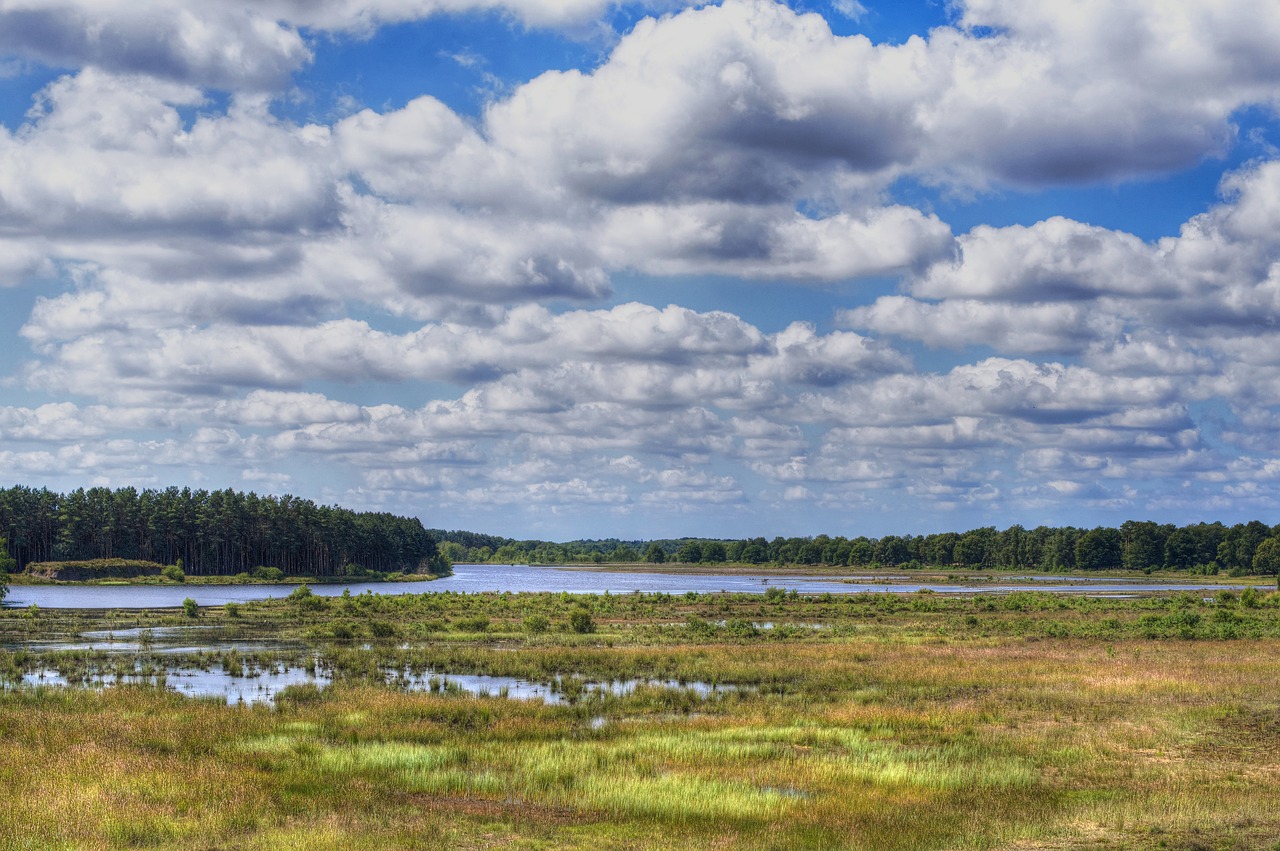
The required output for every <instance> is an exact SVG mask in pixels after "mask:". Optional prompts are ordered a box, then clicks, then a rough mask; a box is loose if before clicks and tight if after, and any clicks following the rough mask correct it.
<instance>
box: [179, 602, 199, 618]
mask: <svg viewBox="0 0 1280 851" xmlns="http://www.w3.org/2000/svg"><path fill="white" fill-rule="evenodd" d="M182 611H183V612H185V613H186V615H187V617H189V618H198V617H200V604H199V603H197V602H196V601H195V600H193V599H191V598H190V597H188V598H187V599H185V600H183V601H182Z"/></svg>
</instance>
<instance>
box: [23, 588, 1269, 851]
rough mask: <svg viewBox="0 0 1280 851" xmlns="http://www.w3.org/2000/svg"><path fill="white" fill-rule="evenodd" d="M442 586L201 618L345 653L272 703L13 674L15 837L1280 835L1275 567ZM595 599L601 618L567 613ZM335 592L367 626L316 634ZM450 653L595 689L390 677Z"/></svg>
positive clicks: (241, 663)
mask: <svg viewBox="0 0 1280 851" xmlns="http://www.w3.org/2000/svg"><path fill="white" fill-rule="evenodd" d="M427 596H428V599H425V600H423V599H418V598H407V599H400V598H369V597H364V596H363V595H362V596H359V597H352V598H350V599H348V600H341V599H335V600H333V601H328V600H326V601H324V602H323V604H322V605H317V604H315V602H314V601H307V602H306V604H305V606H303V605H299V603H298V601H293V602H290V601H274V602H267V603H253V604H244V605H243V606H241V607H240V609H239V610H238V611H237V612H236V613H235V614H231V613H230V612H227V611H226V610H225V609H223V608H221V607H219V608H213V607H210V608H209V609H207V610H202V611H201V622H202V625H204V626H207V627H212V628H215V629H234V630H235V632H236V634H237V635H249V636H253V637H255V638H273V639H284V640H297V639H300V638H303V637H305V636H307V635H311V636H313V638H312V640H311V643H310V645H309V646H308V647H307V649H306V650H305V651H300V650H298V649H296V648H295V649H290V650H280V651H278V653H277V652H276V651H263V652H262V653H261V654H246V653H244V652H241V651H235V650H232V651H223V652H219V653H208V654H205V655H192V656H191V657H190V658H189V659H187V660H186V661H187V662H190V663H191V664H203V665H206V666H208V665H220V666H222V667H224V668H232V667H237V666H238V667H240V668H243V669H248V670H261V669H268V668H270V667H271V666H273V665H282V664H290V665H297V664H300V663H301V664H310V665H312V666H313V667H312V670H314V669H315V668H316V667H319V668H322V669H324V670H325V671H328V672H331V673H332V675H333V680H334V682H333V685H331V686H329V687H327V688H319V687H316V686H315V685H295V686H290V687H289V688H287V689H285V690H283V691H282V692H280V694H279V695H278V697H277V701H276V704H275V706H274V707H267V706H264V705H254V706H235V705H231V706H228V705H226V704H225V702H220V701H214V700H190V699H186V698H183V697H180V696H178V695H176V694H174V693H172V692H169V691H166V690H165V689H163V688H159V687H155V686H150V687H147V686H137V685H128V686H114V687H110V688H105V689H68V688H51V687H40V688H12V687H9V688H5V689H3V690H0V782H3V783H4V785H5V788H6V792H7V798H8V801H9V806H8V807H6V808H4V809H3V810H0V847H5V848H9V847H14V848H21V847H32V848H59V847H61V848H116V847H156V848H211V847H228V848H229V847H236V848H260V849H267V848H298V847H305V848H335V849H336V848H343V849H351V848H388V847H389V848H397V847H401V848H411V847H412V848H421V847H428V848H434V847H439V848H482V847H516V848H584V849H585V848H591V849H600V848H659V849H664V848H689V847H723V848H748V849H752V848H758V849H782V848H786V849H792V848H867V849H928V848H975V849H978V848H1006V847H1013V848H1024V849H1035V848H1071V847H1093V848H1098V847H1101V848H1133V849H1137V848H1150V847H1166V848H1186V849H1190V848H1274V847H1275V841H1276V838H1277V837H1280V808H1278V807H1277V803H1280V705H1278V703H1277V695H1276V692H1275V689H1274V683H1276V682H1277V681H1278V678H1280V638H1278V637H1277V636H1280V629H1277V619H1278V618H1277V616H1278V615H1280V607H1278V606H1277V603H1278V602H1280V600H1277V597H1276V595H1275V594H1255V595H1251V596H1252V598H1251V600H1250V603H1249V604H1248V605H1246V604H1245V602H1244V601H1243V595H1233V596H1232V597H1231V598H1226V597H1222V598H1216V599H1210V600H1208V601H1206V600H1203V599H1201V598H1199V597H1194V596H1191V595H1185V596H1181V595H1173V596H1170V597H1164V598H1152V599H1135V600H1089V599H1086V598H1055V597H1050V596H1049V595H1036V594H1030V595H1025V596H1021V597H1017V596H1014V595H1008V596H1006V597H998V596H995V595H986V596H979V597H972V598H964V599H955V598H943V597H942V596H941V595H898V596H896V597H891V596H890V595H854V596H853V597H848V598H842V597H839V596H835V597H831V598H803V597H794V596H791V595H786V596H782V597H778V598H777V599H770V600H766V599H764V598H763V597H748V596H746V595H742V596H734V595H726V596H720V595H693V596H691V597H690V596H680V597H670V596H666V595H661V596H660V595H654V596H652V597H646V596H642V595H615V596H613V597H612V598H610V599H608V600H602V599H593V598H577V597H572V596H571V595H475V596H474V597H464V596H462V595H427ZM446 596H448V597H450V598H451V599H441V598H445V597H446ZM775 597H777V595H775ZM433 598H434V599H433ZM578 611H583V612H587V613H588V614H589V615H590V617H591V618H592V622H593V624H594V625H595V630H596V631H595V632H594V633H580V632H575V631H573V626H572V623H571V622H570V616H571V614H572V613H574V612H578ZM1224 612H1225V613H1228V615H1224V614H1223V613H1224ZM1192 615H1196V616H1198V617H1191V616H1192ZM24 618H25V614H24V613H22V612H4V613H0V634H4V635H9V636H16V635H24V636H29V635H31V634H32V633H33V632H34V634H35V635H37V636H40V637H52V636H55V635H56V636H62V637H67V636H73V635H75V634H77V632H83V631H88V630H94V629H102V628H104V627H103V624H104V623H109V624H111V626H110V627H108V628H114V629H117V630H122V629H126V628H128V629H146V628H155V627H158V626H165V625H172V623H171V622H173V623H181V621H182V620H183V618H182V615H181V613H180V612H167V613H166V612H159V613H146V612H115V613H98V614H93V615H90V614H84V613H58V614H55V613H47V612H41V613H39V614H38V615H37V616H36V618H35V622H36V626H35V627H34V628H32V627H31V625H30V624H29V623H25V622H23V621H24ZM531 619H538V620H535V621H534V623H535V624H536V625H538V627H539V628H538V629H536V630H533V629H530V628H529V627H528V624H529V622H530V620H531ZM765 621H768V622H770V623H772V624H774V627H773V628H771V629H756V628H753V629H751V630H747V629H745V628H743V626H742V625H743V624H756V623H763V622H765ZM335 622H339V623H343V624H348V625H349V627H350V630H351V632H352V633H353V634H357V633H358V634H359V635H360V637H359V638H353V639H347V640H333V639H332V638H331V637H330V638H325V639H323V640H321V639H318V638H315V636H321V635H324V636H329V635H331V629H330V624H332V623H335ZM375 623H380V624H383V626H382V627H379V629H381V630H382V631H383V632H386V631H388V630H387V629H386V627H388V626H389V627H390V632H392V633H393V636H388V637H385V638H379V637H377V636H376V635H374V632H373V630H371V629H370V625H371V624H375ZM423 624H432V627H431V629H430V631H429V632H423V631H422V630H421V627H422V625H423ZM440 624H444V625H446V626H444V627H443V628H440V627H439V626H438V625H440ZM787 625H790V626H792V627H794V628H790V629H780V628H779V626H787ZM815 625H816V627H817V628H814V627H815ZM1224 625H1226V626H1229V629H1227V628H1226V627H1224ZM481 627H483V628H481ZM162 636H163V634H162V633H158V637H157V639H156V645H157V646H156V648H155V649H154V650H147V651H143V650H141V649H139V650H138V651H137V652H136V653H131V654H129V655H127V656H124V657H122V658H116V657H112V656H110V654H100V655H99V654H96V653H95V652H86V653H80V652H42V651H39V650H35V649H20V650H16V651H0V679H3V680H5V681H6V682H9V683H11V684H12V682H13V681H15V680H16V679H19V678H20V677H21V674H22V673H23V672H24V671H29V670H33V669H35V668H39V667H41V666H51V665H52V666H53V667H57V668H59V669H60V670H61V669H63V668H65V670H66V671H67V672H68V673H71V674H74V673H75V672H76V671H79V670H85V671H87V670H91V669H107V668H110V667H111V666H116V667H115V669H116V670H120V671H123V670H125V669H129V670H147V671H152V672H155V671H159V672H160V673H163V670H164V667H163V663H162V660H161V658H160V655H159V654H160V650H161V649H160V647H159V645H160V644H161V643H162V642H161V640H160V638H161V637H162ZM307 659H309V660H310V661H309V662H306V661H305V660H307ZM148 666H150V667H148ZM426 670H431V671H443V672H448V673H452V674H459V673H472V674H484V675H492V676H512V677H520V678H523V679H528V680H530V681H534V682H551V681H554V680H556V679H560V680H561V681H562V682H565V683H570V684H574V685H570V686H567V688H568V689H569V691H572V692H573V695H572V698H573V699H572V700H568V701H566V702H562V703H557V704H544V703H542V702H540V701H536V700H528V701H526V700H515V699H506V698H503V697H501V696H491V697H476V696H472V695H467V694H464V693H459V691H458V690H456V689H448V688H445V687H444V686H443V683H441V687H440V688H439V689H427V690H423V691H417V692H410V691H406V690H403V689H397V688H394V687H389V686H387V685H385V684H384V682H385V680H386V678H387V672H388V671H410V672H422V671H426ZM633 679H634V680H639V681H641V684H640V685H638V686H636V687H634V688H633V689H630V690H620V691H611V690H608V689H591V688H587V687H586V684H587V683H590V682H614V681H625V680H633ZM695 683H700V684H732V685H734V686H737V688H735V689H734V690H730V691H723V692H715V691H709V690H707V691H697V690H695V689H693V688H692V684H695Z"/></svg>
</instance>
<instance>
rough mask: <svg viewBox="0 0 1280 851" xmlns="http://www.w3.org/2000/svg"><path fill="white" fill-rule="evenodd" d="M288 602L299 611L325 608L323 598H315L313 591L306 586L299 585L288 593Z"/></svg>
mask: <svg viewBox="0 0 1280 851" xmlns="http://www.w3.org/2000/svg"><path fill="white" fill-rule="evenodd" d="M288 600H289V602H290V603H293V604H295V605H296V606H298V608H300V609H323V608H325V600H324V597H320V596H317V595H316V593H315V592H314V591H312V590H311V589H310V588H308V587H307V586H306V585H299V586H298V587H297V588H294V589H293V591H291V592H290V593H289V597H288Z"/></svg>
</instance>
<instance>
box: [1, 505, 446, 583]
mask: <svg viewBox="0 0 1280 851" xmlns="http://www.w3.org/2000/svg"><path fill="white" fill-rule="evenodd" d="M0 540H4V541H5V545H4V547H3V548H2V549H0V552H3V553H5V554H7V556H8V557H9V558H11V559H12V560H13V562H14V565H13V568H14V570H18V571H20V570H23V569H24V568H25V567H26V566H27V565H28V564H31V563H33V562H47V561H84V560H89V559H114V558H120V559H137V560H143V561H153V562H158V563H161V564H178V563H181V566H182V569H183V570H184V571H185V572H186V573H187V574H189V575H193V576H232V575H235V574H238V573H245V572H249V571H253V570H255V569H256V568H259V567H274V568H277V569H279V570H281V571H283V572H284V573H286V574H289V575H303V576H342V575H360V574H361V573H368V572H377V573H390V572H395V571H399V572H403V573H412V572H427V571H430V572H443V571H447V569H448V564H447V562H445V561H444V560H443V559H442V558H441V557H440V554H439V552H438V551H437V549H436V542H435V539H434V538H433V537H432V536H431V534H430V533H429V532H428V531H427V530H426V529H425V528H423V525H422V522H421V521H419V520H418V519H417V518H412V517H398V516H396V515H393V514H386V513H380V512H355V511H350V510H348V509H345V508H338V507H336V506H323V505H316V504H315V503H314V502H312V501H310V500H307V499H301V498H299V497H295V496H289V495H286V496H280V497H277V496H259V495H257V494H255V493H241V492H239V491H234V490H214V491H207V490H192V489H190V488H181V489H179V488H176V487H170V488H166V489H165V490H149V489H148V490H141V491H140V490H137V489H136V488H132V487H126V488H118V489H115V490H112V489H108V488H104V487H94V488H88V489H85V488H80V489H78V490H75V491H72V492H71V493H67V494H60V493H54V492H52V491H49V490H47V489H44V488H41V489H34V488H29V487H23V486H17V487H12V488H8V489H0ZM0 561H3V558H2V557H0Z"/></svg>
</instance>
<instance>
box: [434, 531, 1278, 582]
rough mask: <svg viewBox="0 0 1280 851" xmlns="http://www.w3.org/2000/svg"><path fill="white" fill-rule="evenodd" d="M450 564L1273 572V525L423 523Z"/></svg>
mask: <svg viewBox="0 0 1280 851" xmlns="http://www.w3.org/2000/svg"><path fill="white" fill-rule="evenodd" d="M431 534H432V535H433V536H434V537H435V538H436V540H437V541H439V542H440V545H439V546H440V551H441V553H443V555H444V556H445V558H447V559H448V560H449V561H451V562H455V563H457V562H472V563H486V562H488V563H495V564H505V563H511V562H516V563H531V564H573V563H587V564H591V563H596V564H600V563H606V562H618V563H628V562H649V563H660V562H678V563H682V564H717V563H735V564H758V565H766V564H776V565H785V564H804V565H830V566H850V567H875V566H886V567H905V568H912V567H922V566H926V565H930V566H948V567H967V568H989V569H1010V570H1041V571H1047V572H1063V571H1074V570H1081V571H1089V570H1116V569H1127V570H1138V571H1145V572H1151V571H1154V570H1173V571H1187V572H1191V573H1201V574H1215V573H1219V572H1225V573H1231V574H1235V575H1238V576H1243V575H1247V574H1275V573H1277V572H1278V571H1280V526H1268V525H1267V524H1265V523H1262V522H1260V521H1257V520H1254V521H1251V522H1249V523H1237V524H1236V525H1234V526H1226V525H1223V524H1222V523H1197V524H1193V525H1189V526H1173V525H1168V524H1160V523H1154V522H1151V521H1138V520H1131V521H1128V522H1126V523H1123V524H1121V526H1120V527H1119V528H1113V527H1106V526H1100V527H1097V528H1095V529H1078V528H1075V527H1072V526H1063V527H1050V526H1040V527H1037V528H1035V529H1024V528H1023V527H1021V526H1011V527H1009V528H1008V529H1005V530H1003V531H1001V530H998V529H996V528H995V527H991V526H988V527H983V528H981V529H970V530H969V531H967V532H941V533H938V534H932V535H901V536H900V535H886V536H884V537H882V538H867V537H857V538H843V537H829V536H827V535H818V536H817V537H813V538H774V539H773V540H766V539H765V538H745V539H738V540H734V539H707V538H677V539H668V540H657V541H623V540H618V539H615V538H609V539H604V540H580V541H570V542H568V543H559V544H557V543H551V542H549V541H536V540H533V541H517V540H513V539H511V538H502V537H497V536H494V535H483V534H479V533H475V532H462V531H445V530H443V529H432V530H431Z"/></svg>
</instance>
